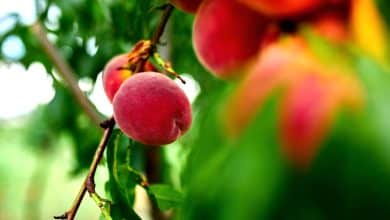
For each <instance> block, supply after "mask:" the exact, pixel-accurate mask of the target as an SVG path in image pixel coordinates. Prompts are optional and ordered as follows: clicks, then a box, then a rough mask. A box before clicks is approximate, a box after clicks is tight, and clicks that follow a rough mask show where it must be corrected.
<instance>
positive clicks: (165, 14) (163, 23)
mask: <svg viewBox="0 0 390 220" xmlns="http://www.w3.org/2000/svg"><path fill="white" fill-rule="evenodd" d="M173 9H174V7H173V6H172V5H171V4H166V5H165V6H164V12H163V14H162V15H161V18H160V23H159V24H158V26H157V28H156V30H155V31H154V33H153V37H152V40H151V43H152V49H151V50H150V51H149V54H148V56H147V57H146V58H145V59H141V60H140V61H139V63H138V64H137V68H135V71H134V72H135V73H138V72H140V71H142V68H143V67H144V65H145V62H146V60H147V59H148V58H149V57H150V56H152V54H153V53H154V51H155V50H156V46H157V44H158V42H159V40H160V38H161V36H162V34H163V33H164V30H165V26H166V25H167V23H168V20H169V17H170V16H171V14H172V12H173Z"/></svg>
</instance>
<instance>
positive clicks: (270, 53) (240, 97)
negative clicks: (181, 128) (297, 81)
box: [223, 38, 310, 137]
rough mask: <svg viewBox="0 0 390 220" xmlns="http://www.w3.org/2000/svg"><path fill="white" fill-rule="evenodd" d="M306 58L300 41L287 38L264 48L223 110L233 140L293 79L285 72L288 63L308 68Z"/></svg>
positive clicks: (303, 46)
mask: <svg viewBox="0 0 390 220" xmlns="http://www.w3.org/2000/svg"><path fill="white" fill-rule="evenodd" d="M307 56H308V55H307V48H306V47H305V44H304V42H303V41H302V39H301V38H287V39H283V40H281V41H278V42H276V43H272V44H270V45H268V46H266V47H265V48H264V49H263V50H262V51H261V53H260V55H259V57H258V58H257V60H256V62H254V64H253V66H252V67H251V68H250V69H249V72H248V74H247V75H246V76H245V77H244V78H243V80H242V81H241V82H240V84H239V85H238V87H237V88H236V90H235V91H234V93H233V94H232V96H231V97H230V98H229V100H228V102H227V104H226V107H225V108H224V109H226V111H224V114H223V115H224V117H223V118H224V122H225V129H226V132H227V134H228V135H229V136H233V137H234V136H237V135H239V134H240V133H241V131H242V130H243V129H244V128H245V127H246V125H247V124H248V123H249V121H250V120H251V119H252V117H253V116H254V115H255V114H256V112H257V110H258V109H259V108H260V107H261V106H262V104H263V103H264V102H265V101H266V99H267V97H268V96H269V95H270V94H271V93H272V92H273V91H274V90H275V89H278V88H280V87H281V86H283V85H284V84H286V82H287V81H288V80H290V79H291V78H292V77H294V76H292V72H291V71H288V70H289V69H290V68H291V65H292V64H291V63H293V62H296V63H297V64H296V65H297V66H298V65H300V66H306V65H310V64H308V59H307ZM236 106H240V108H237V107H236ZM242 109H245V111H244V112H243V111H242Z"/></svg>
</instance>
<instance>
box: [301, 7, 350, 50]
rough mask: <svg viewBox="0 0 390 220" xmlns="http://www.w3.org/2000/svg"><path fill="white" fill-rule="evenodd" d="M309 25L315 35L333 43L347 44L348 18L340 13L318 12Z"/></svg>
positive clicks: (333, 11)
mask: <svg viewBox="0 0 390 220" xmlns="http://www.w3.org/2000/svg"><path fill="white" fill-rule="evenodd" d="M309 24H310V25H311V26H312V28H313V30H314V31H315V32H316V33H317V34H319V35H321V36H323V37H324V38H326V39H328V40H329V41H331V42H333V43H343V42H347V41H348V39H349V37H350V36H349V35H350V33H349V27H348V18H347V17H346V16H345V14H344V13H343V12H342V11H335V10H332V11H326V12H320V13H319V14H317V15H316V16H315V17H314V18H313V19H311V20H310V21H309Z"/></svg>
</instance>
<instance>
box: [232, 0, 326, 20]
mask: <svg viewBox="0 0 390 220" xmlns="http://www.w3.org/2000/svg"><path fill="white" fill-rule="evenodd" d="M238 1H240V2H242V3H244V4H246V5H247V6H249V7H251V8H253V9H255V10H257V11H259V12H260V13H262V14H265V15H268V16H271V17H278V18H281V17H283V18H285V17H294V16H299V15H302V14H305V13H307V12H309V11H311V10H313V9H315V8H318V7H319V6H321V4H322V3H323V0H300V1H297V0H238Z"/></svg>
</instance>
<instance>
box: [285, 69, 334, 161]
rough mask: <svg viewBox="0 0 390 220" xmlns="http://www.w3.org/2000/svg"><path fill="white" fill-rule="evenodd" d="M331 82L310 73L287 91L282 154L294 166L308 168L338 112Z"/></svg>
mask: <svg viewBox="0 0 390 220" xmlns="http://www.w3.org/2000/svg"><path fill="white" fill-rule="evenodd" d="M329 84H330V83H329V82H325V81H323V80H322V79H320V78H319V77H318V75H315V74H310V75H308V76H306V77H304V78H303V79H301V80H299V81H297V82H295V83H294V85H292V86H291V87H290V88H289V89H288V90H287V91H286V95H285V96H284V97H283V99H282V103H281V106H280V113H281V114H280V121H279V126H280V128H279V134H280V140H281V143H282V147H283V151H284V153H285V154H286V156H287V157H288V159H289V161H291V162H292V163H293V164H294V165H296V166H298V167H301V168H306V167H308V165H309V164H310V162H311V161H312V160H313V158H314V156H315V154H316V152H317V148H318V147H319V145H320V144H321V142H322V140H323V139H324V138H325V135H326V134H327V131H328V130H329V128H330V125H331V122H332V119H333V118H334V115H335V110H336V104H337V103H336V97H332V95H334V94H332V91H331V88H330V85H329Z"/></svg>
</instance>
